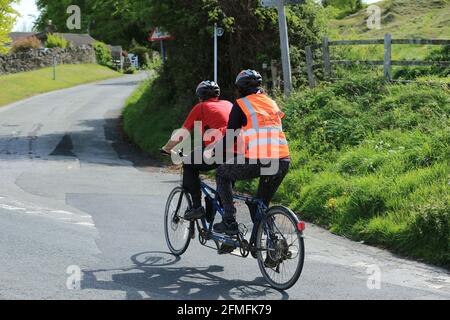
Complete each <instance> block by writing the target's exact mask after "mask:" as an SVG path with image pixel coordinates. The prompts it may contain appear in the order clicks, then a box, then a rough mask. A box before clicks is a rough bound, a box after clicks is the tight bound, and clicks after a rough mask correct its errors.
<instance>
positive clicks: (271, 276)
mask: <svg viewBox="0 0 450 320" xmlns="http://www.w3.org/2000/svg"><path fill="white" fill-rule="evenodd" d="M298 222H299V221H298V219H297V217H296V216H295V214H294V213H293V212H292V211H291V210H289V209H288V208H285V207H281V206H276V207H272V208H270V209H269V211H268V212H267V215H266V217H265V218H264V220H263V221H262V223H260V225H259V228H258V233H257V237H256V247H257V248H258V251H257V258H258V265H259V269H260V270H261V273H262V274H263V276H264V278H265V279H266V280H267V282H268V283H269V284H270V285H271V286H272V287H273V288H275V289H277V290H287V289H289V288H290V287H292V286H293V285H294V284H295V283H296V282H297V280H298V278H299V277H300V274H301V272H302V269H303V262H304V259H305V247H304V242H303V236H302V233H301V232H300V231H298Z"/></svg>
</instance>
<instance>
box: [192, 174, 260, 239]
mask: <svg viewBox="0 0 450 320" xmlns="http://www.w3.org/2000/svg"><path fill="white" fill-rule="evenodd" d="M200 188H201V191H202V193H203V194H204V195H205V196H206V197H207V198H208V199H209V200H210V201H212V203H213V209H214V218H215V216H216V214H217V213H219V214H220V215H221V216H222V217H223V215H224V209H223V208H222V206H221V205H220V203H219V195H218V193H217V191H216V190H214V189H213V188H212V187H210V186H209V185H207V184H206V183H204V182H203V181H202V182H201V184H200ZM233 199H236V200H238V201H241V202H246V203H247V202H250V203H254V204H256V214H255V217H254V219H255V221H254V225H253V228H252V233H251V239H252V240H254V239H255V237H256V232H257V226H258V224H259V222H260V221H262V220H263V218H264V211H265V210H267V206H266V205H265V204H264V202H263V201H262V200H259V199H254V198H253V197H249V196H243V195H237V194H235V195H233ZM213 221H214V219H213ZM201 225H202V227H203V229H204V230H205V231H206V235H207V240H215V241H220V242H222V243H225V244H227V245H231V246H234V247H236V248H239V247H240V246H241V243H240V241H238V240H235V239H232V238H231V237H229V236H226V235H224V234H219V233H216V232H214V231H213V223H212V222H211V223H208V221H207V220H206V218H202V219H201ZM265 229H266V228H265ZM265 232H266V233H267V230H265Z"/></svg>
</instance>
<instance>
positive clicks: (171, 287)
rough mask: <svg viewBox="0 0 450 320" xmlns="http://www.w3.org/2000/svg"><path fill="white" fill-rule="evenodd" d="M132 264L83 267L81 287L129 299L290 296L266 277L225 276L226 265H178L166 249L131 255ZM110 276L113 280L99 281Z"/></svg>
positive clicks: (231, 298) (213, 298)
mask: <svg viewBox="0 0 450 320" xmlns="http://www.w3.org/2000/svg"><path fill="white" fill-rule="evenodd" d="M131 261H132V262H133V263H134V264H133V265H131V266H129V267H124V268H115V269H97V270H83V280H82V282H81V288H82V289H83V290H84V289H97V290H112V291H125V292H126V299H131V300H136V299H143V298H145V297H146V296H148V297H150V298H152V299H164V300H166V299H183V300H217V299H225V300H234V299H253V300H257V299H258V300H260V299H265V298H266V299H267V298H269V299H280V300H281V299H282V300H285V299H288V298H289V295H288V294H287V293H286V292H280V291H277V290H275V289H273V288H271V287H270V286H268V285H267V284H266V282H265V281H264V278H263V277H256V278H255V279H254V280H252V281H242V280H229V279H225V278H224V277H221V273H222V272H224V267H222V266H218V265H211V266H208V267H175V265H176V263H177V262H179V261H180V258H179V257H175V256H173V255H171V254H169V253H166V252H142V253H139V254H136V255H134V256H132V257H131ZM99 278H102V279H104V278H110V279H111V280H99Z"/></svg>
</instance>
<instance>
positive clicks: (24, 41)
mask: <svg viewBox="0 0 450 320" xmlns="http://www.w3.org/2000/svg"><path fill="white" fill-rule="evenodd" d="M41 46H42V44H41V41H39V39H38V38H36V37H35V36H32V37H27V38H21V39H19V40H17V41H16V42H14V43H13V46H12V49H11V51H12V52H13V53H17V52H21V51H28V50H30V49H38V48H40V47H41Z"/></svg>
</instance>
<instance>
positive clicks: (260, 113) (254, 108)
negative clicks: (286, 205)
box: [214, 70, 290, 235]
mask: <svg viewBox="0 0 450 320" xmlns="http://www.w3.org/2000/svg"><path fill="white" fill-rule="evenodd" d="M236 86H237V89H238V91H239V95H240V98H239V99H238V100H237V101H236V103H235V104H234V106H233V109H232V110H231V113H230V119H229V120H228V130H227V132H226V135H225V136H224V138H223V143H224V145H226V142H227V140H229V137H228V135H230V134H231V133H230V130H239V131H240V132H239V134H238V138H237V139H236V140H237V141H235V144H236V145H237V147H235V148H234V155H233V157H232V158H231V159H228V161H226V163H225V164H223V165H221V166H220V167H219V168H218V169H217V173H216V182H217V191H218V193H219V195H220V198H221V201H222V204H223V208H224V210H225V213H224V216H223V219H222V222H220V223H216V224H215V225H214V231H216V232H220V233H226V234H228V235H236V234H237V233H238V224H237V222H236V218H235V214H236V208H235V206H234V203H233V183H234V182H235V181H238V180H249V179H253V178H258V177H259V178H260V181H259V186H258V191H257V195H256V198H258V199H261V200H263V201H264V202H265V204H266V205H269V203H270V201H271V200H272V198H273V196H274V194H275V192H276V191H277V189H278V187H279V186H280V184H281V182H282V181H283V179H284V177H285V176H286V174H287V172H288V170H289V165H290V157H289V146H288V142H287V140H286V135H285V134H284V132H283V126H282V123H281V119H282V118H283V117H284V114H283V112H281V110H280V109H279V108H278V106H277V104H276V102H275V101H273V100H272V99H271V98H270V97H269V96H268V95H267V94H266V93H265V92H264V90H263V88H262V77H261V75H260V74H259V73H258V72H257V71H254V70H244V71H242V72H241V73H239V75H238V76H237V78H236ZM231 132H232V131H231ZM227 158H229V157H227ZM248 206H249V209H250V214H251V215H252V220H253V219H254V214H255V208H254V205H252V204H248Z"/></svg>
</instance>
